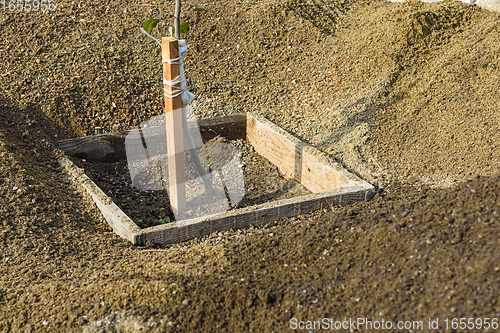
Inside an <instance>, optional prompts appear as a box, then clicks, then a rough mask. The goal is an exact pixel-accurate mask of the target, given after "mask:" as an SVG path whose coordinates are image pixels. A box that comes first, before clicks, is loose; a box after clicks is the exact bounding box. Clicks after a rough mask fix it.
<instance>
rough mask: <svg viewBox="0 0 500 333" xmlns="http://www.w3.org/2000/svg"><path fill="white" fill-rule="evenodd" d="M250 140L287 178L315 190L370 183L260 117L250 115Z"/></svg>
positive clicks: (248, 119)
mask: <svg viewBox="0 0 500 333" xmlns="http://www.w3.org/2000/svg"><path fill="white" fill-rule="evenodd" d="M247 140H248V141H249V142H250V143H251V144H252V146H253V147H254V149H255V151H256V152H257V153H258V154H260V155H261V156H263V157H264V158H266V159H268V160H269V161H270V162H271V163H273V164H274V165H276V166H277V167H278V169H279V170H280V172H281V174H283V176H284V177H286V178H288V179H294V180H296V181H298V182H300V183H302V185H304V186H305V187H306V188H307V189H308V190H309V191H311V192H312V193H319V192H324V191H330V190H333V189H338V188H342V187H353V186H369V187H370V186H371V185H369V184H368V183H366V182H365V181H363V180H362V179H361V178H359V177H357V176H355V175H352V174H350V173H348V172H347V171H346V170H345V169H343V168H342V166H340V165H339V164H338V163H336V162H334V161H332V160H330V159H329V158H328V157H327V156H326V155H325V154H323V153H322V152H320V151H318V150H317V149H314V148H313V147H310V146H308V145H307V144H305V143H303V142H302V141H300V140H299V139H297V138H295V137H293V136H292V135H290V134H289V133H287V132H285V131H284V130H282V129H281V128H279V127H278V126H276V125H274V124H273V123H271V122H270V121H268V120H267V119H265V118H263V117H261V116H257V115H251V114H248V115H247Z"/></svg>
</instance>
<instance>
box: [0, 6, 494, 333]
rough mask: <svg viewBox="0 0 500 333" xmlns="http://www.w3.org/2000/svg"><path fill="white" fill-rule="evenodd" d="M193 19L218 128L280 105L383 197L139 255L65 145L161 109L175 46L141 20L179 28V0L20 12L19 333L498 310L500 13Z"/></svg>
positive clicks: (326, 11)
mask: <svg viewBox="0 0 500 333" xmlns="http://www.w3.org/2000/svg"><path fill="white" fill-rule="evenodd" d="M144 4H150V5H152V6H144ZM195 6H198V7H204V8H206V9H207V11H206V12H204V13H200V12H194V11H192V10H190V9H192V8H194V7H195ZM184 8H185V11H184V12H183V17H184V18H185V20H186V21H188V22H189V23H190V24H191V31H190V32H189V33H188V34H186V35H185V36H184V37H185V38H186V40H187V43H188V46H189V53H188V55H187V57H186V75H187V78H188V87H189V90H190V91H192V92H194V93H195V94H196V95H197V98H196V100H195V102H193V104H192V105H193V107H194V108H195V110H196V114H197V116H198V117H211V116H217V115H224V114H234V113H241V112H255V113H259V114H262V115H264V116H265V117H267V118H268V119H270V120H271V121H273V122H275V123H276V124H278V125H279V126H281V127H283V128H284V129H286V130H287V131H289V132H291V133H292V134H294V135H296V136H298V137H300V138H301V139H302V140H304V141H307V142H308V143H310V144H311V145H313V146H315V147H317V148H319V149H321V150H322V151H324V152H326V153H328V154H330V155H331V156H333V157H334V158H336V159H337V160H339V161H340V162H341V163H343V164H344V165H345V166H346V168H348V169H349V170H351V171H352V172H354V173H356V174H358V175H360V176H361V177H363V178H365V179H366V180H368V181H370V182H371V183H373V184H374V185H376V186H377V187H378V188H379V189H380V193H378V194H377V195H376V196H375V198H374V199H372V200H371V201H370V202H366V203H359V204H355V205H352V206H349V207H331V208H328V209H325V210H324V211H317V212H314V213H311V214H307V215H301V216H298V217H296V218H293V219H283V220H280V221H275V222H273V223H270V224H268V225H266V226H265V227H263V228H258V229H250V230H244V231H234V232H233V233H220V234H214V235H211V236H210V237H206V238H203V239H197V240H193V241H191V242H188V243H184V244H178V245H176V246H172V247H168V248H160V247H152V248H141V247H134V246H131V245H130V244H128V243H127V242H125V241H123V240H121V239H119V238H118V237H116V236H115V235H114V234H113V232H112V230H111V229H110V228H109V227H108V226H107V224H106V222H105V221H104V219H103V218H102V216H101V215H100V213H99V212H98V210H97V209H96V208H95V206H94V205H93V203H91V202H90V201H89V199H88V197H87V196H86V194H85V193H82V192H81V190H80V189H78V188H75V187H74V186H73V185H72V184H71V183H70V182H68V181H67V180H65V179H66V178H65V175H64V173H63V172H62V170H61V168H60V167H59V166H58V163H57V158H58V157H59V156H61V154H62V152H60V151H58V150H56V149H55V148H54V142H55V141H56V140H59V139H63V138H69V137H78V136H83V135H91V134H96V133H104V132H109V131H114V130H122V129H128V128H133V127H135V126H137V125H139V124H141V123H142V122H144V121H146V120H148V119H150V118H152V117H154V116H157V115H159V114H161V113H162V112H163V97H162V95H161V89H162V86H161V65H160V57H159V54H160V53H159V52H160V51H159V49H158V47H157V46H156V44H155V43H154V42H152V41H151V40H149V39H147V38H146V37H145V36H144V35H143V34H141V33H140V32H139V29H138V28H139V27H140V25H141V23H142V22H143V21H144V20H145V19H148V18H153V17H157V16H159V15H160V14H164V15H165V16H166V18H167V22H171V21H172V12H173V3H172V2H171V1H167V2H159V3H156V4H154V3H153V2H151V3H147V2H146V1H143V2H136V1H127V2H124V1H109V2H107V3H106V4H103V3H102V2H99V1H92V0H91V1H80V2H79V1H73V2H71V1H58V2H57V7H56V10H55V11H53V12H49V13H46V14H42V13H41V12H31V13H25V12H23V13H13V12H10V11H9V10H8V6H7V8H6V9H5V10H3V11H2V10H1V7H0V27H1V29H0V59H1V61H0V216H1V217H0V221H1V225H0V237H1V241H0V262H1V264H0V332H2V333H3V332H47V331H50V332H82V331H84V332H135V331H143V332H165V331H167V332H179V331H183V332H191V331H222V332H248V331H258V332H272V331H274V332H285V331H290V325H292V323H293V322H295V319H297V320H298V321H300V320H303V321H307V320H310V321H312V320H321V319H322V318H331V319H332V320H334V321H338V320H349V318H352V319H355V318H368V319H371V320H382V319H384V320H390V321H393V322H394V323H395V322H396V321H408V320H409V321H413V320H415V321H422V322H423V323H424V324H425V325H428V321H429V318H433V319H436V318H437V319H439V329H438V330H435V331H447V330H446V327H445V319H447V318H448V320H449V323H451V320H452V319H453V318H483V319H484V318H497V319H498V317H500V305H499V303H498V298H499V288H500V277H499V270H500V267H499V264H498V263H499V262H500V261H499V259H500V258H499V257H500V255H499V252H498V250H497V249H498V246H499V237H498V233H499V229H498V227H499V223H500V217H499V214H500V200H499V195H500V194H499V193H500V178H499V177H498V176H499V165H500V161H499V160H500V155H499V152H500V150H499V146H498V145H499V142H500V140H499V139H500V131H499V124H500V119H499V118H500V112H499V110H500V100H499V99H498V98H497V97H498V96H499V93H500V85H499V84H498V82H499V77H500V61H499V58H500V43H498V41H499V40H500V15H499V14H498V13H493V12H489V11H486V10H483V9H480V8H479V7H477V6H475V5H472V6H470V5H467V4H465V3H462V2H459V1H443V2H438V3H419V2H414V1H410V2H404V3H390V2H386V1H382V0H380V1H362V0H360V1H352V0H340V1H317V0H303V1H299V0H289V1H272V0H267V1H250V0H238V1H237V0H224V1H211V2H197V1H186V2H185V4H184ZM157 28H158V29H157V30H156V32H154V33H156V36H157V37H159V36H162V35H166V34H167V33H166V32H167V26H166V25H162V24H159V26H158V27H157ZM294 318H295V319H294ZM476 328H479V327H478V326H476V327H474V329H476ZM450 329H451V324H450V325H449V327H448V331H450ZM395 331H398V330H395ZM401 331H403V332H407V331H408V330H401ZM471 331H472V329H471Z"/></svg>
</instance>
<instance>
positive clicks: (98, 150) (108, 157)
mask: <svg viewBox="0 0 500 333" xmlns="http://www.w3.org/2000/svg"><path fill="white" fill-rule="evenodd" d="M246 119H247V117H246V115H245V114H242V115H234V116H223V117H216V118H209V119H201V120H199V121H198V125H199V131H200V133H201V137H202V139H203V141H208V140H210V139H213V138H214V137H216V136H217V135H219V136H221V137H225V138H227V139H230V140H233V139H245V136H246ZM191 131H192V135H195V134H197V129H196V128H192V129H191ZM129 132H130V131H128V130H127V131H122V132H115V133H105V134H98V135H92V136H87V137H83V138H72V139H65V140H60V141H57V142H55V146H56V147H57V148H58V149H61V150H62V151H64V152H65V153H66V154H67V155H69V156H75V157H78V158H83V159H86V160H92V161H98V162H117V161H119V160H123V159H126V158H127V155H126V153H125V137H126V136H127V135H128V133H129ZM143 135H144V138H145V139H146V140H147V141H149V142H152V141H156V142H159V143H162V142H165V143H166V137H165V126H154V127H149V128H148V129H147V131H144V132H143Z"/></svg>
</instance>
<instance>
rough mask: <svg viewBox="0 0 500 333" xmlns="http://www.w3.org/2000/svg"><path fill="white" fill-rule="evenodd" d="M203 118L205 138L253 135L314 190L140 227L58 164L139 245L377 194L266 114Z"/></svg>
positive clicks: (73, 169) (78, 173)
mask: <svg viewBox="0 0 500 333" xmlns="http://www.w3.org/2000/svg"><path fill="white" fill-rule="evenodd" d="M198 123H199V129H200V132H201V134H202V137H203V138H204V140H207V139H210V138H211V137H214V136H216V135H220V136H222V137H227V138H228V139H246V140H248V141H249V143H250V144H251V145H252V146H253V147H254V149H255V150H256V152H257V153H258V154H259V155H261V156H263V157H264V158H266V159H268V160H269V161H270V162H271V163H273V164H274V165H276V166H277V167H278V169H279V171H280V173H281V174H282V175H283V176H284V177H285V178H287V179H294V180H296V181H298V182H300V183H301V184H302V185H304V186H305V187H306V188H307V189H309V190H310V191H311V192H312V194H310V195H305V196H300V197H295V198H291V199H285V200H277V201H272V202H268V203H265V204H261V205H256V206H252V207H246V208H242V209H235V210H230V211H226V212H223V213H220V214H216V215H212V216H204V217H200V218H194V219H191V220H187V221H182V223H180V224H177V223H176V222H172V223H169V224H162V225H157V226H153V227H149V228H145V229H141V228H139V226H137V225H136V224H135V223H134V222H133V221H132V219H130V218H129V217H128V216H127V215H126V214H125V213H124V212H123V211H122V210H121V209H120V208H119V207H118V206H117V205H116V204H115V203H114V202H113V201H112V200H111V199H110V198H109V197H108V196H107V195H106V194H105V193H104V192H103V191H102V190H101V189H100V188H99V187H98V186H97V185H96V184H95V183H94V182H93V181H92V180H91V179H90V178H89V177H88V176H87V175H86V174H85V173H84V172H83V170H81V169H80V168H78V167H77V166H76V165H74V163H73V162H71V160H69V159H68V158H66V157H62V158H60V159H59V163H60V164H61V166H62V167H63V168H64V169H65V170H66V171H67V172H68V174H69V175H70V176H71V178H72V179H73V180H74V181H75V182H76V183H77V184H78V185H79V186H83V188H85V190H86V191H87V192H88V193H89V194H90V195H91V197H92V199H93V200H94V202H95V203H96V205H97V207H98V208H99V210H100V211H101V212H102V214H103V216H104V218H105V219H106V221H107V222H108V223H109V225H110V226H111V227H112V228H113V230H114V231H115V233H116V234H117V235H119V236H120V237H122V238H124V239H127V240H129V241H130V242H132V243H133V244H136V245H142V244H144V243H145V242H146V241H153V242H155V243H161V244H173V243H178V242H182V241H186V240H189V239H192V238H197V237H201V236H204V235H208V234H210V233H213V232H219V231H224V230H229V229H239V228H246V227H250V226H259V225H263V224H265V223H267V222H269V221H274V220H278V219H280V218H283V217H290V216H295V215H298V214H300V213H305V212H309V211H312V210H317V209H320V208H322V207H328V206H330V205H346V204H350V203H353V202H357V201H365V200H370V199H371V198H372V197H373V196H374V195H375V189H374V187H373V186H372V185H371V184H369V183H368V182H366V181H364V180H363V179H361V178H359V177H357V176H356V175H354V174H351V173H349V172H348V171H347V170H345V169H344V168H343V167H342V166H341V165H340V164H339V163H337V162H335V161H333V160H332V159H330V158H329V157H328V156H327V155H325V154H323V153H322V152H320V151H319V150H317V149H315V148H313V147H311V146H309V145H307V144H305V143H304V142H302V141H300V140H299V139H297V138H295V137H293V136H292V135H290V134H289V133H287V132H285V131H284V130H282V129H281V128H279V127H278V126H276V125H275V124H273V123H271V122H270V121H268V120H267V119H265V118H264V117H261V116H258V115H253V114H246V115H236V116H226V117H218V118H210V119H203V120H201V121H199V122H198ZM108 136H109V135H108ZM120 140H121V139H120V138H118V141H119V142H118V144H116V141H117V139H116V137H114V141H115V142H114V144H115V148H114V149H115V150H117V151H120V152H123V151H124V145H125V143H124V142H121V141H120ZM123 141H124V140H123ZM121 145H123V146H121ZM116 147H118V148H116ZM107 149H109V147H108V148H107Z"/></svg>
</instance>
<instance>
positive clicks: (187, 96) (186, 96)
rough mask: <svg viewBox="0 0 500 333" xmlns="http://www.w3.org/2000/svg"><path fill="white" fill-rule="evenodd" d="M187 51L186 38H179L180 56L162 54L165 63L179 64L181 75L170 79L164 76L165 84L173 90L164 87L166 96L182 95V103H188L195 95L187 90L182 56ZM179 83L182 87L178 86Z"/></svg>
mask: <svg viewBox="0 0 500 333" xmlns="http://www.w3.org/2000/svg"><path fill="white" fill-rule="evenodd" d="M186 52H187V45H186V41H185V40H184V39H181V40H179V56H178V57H177V58H175V59H165V57H164V56H163V55H162V58H163V60H162V62H163V63H167V64H169V65H179V75H178V76H177V77H176V78H175V79H173V80H171V81H169V80H167V79H166V78H165V75H164V76H163V84H164V85H167V86H169V87H170V88H172V90H167V89H166V88H163V91H164V92H165V97H167V98H174V97H177V96H179V95H180V96H181V100H182V105H187V104H189V103H191V102H192V101H193V99H194V97H195V95H194V94H193V93H191V92H189V91H187V89H186V78H185V77H184V62H183V60H182V57H183V56H184V54H185V53H186ZM179 84H180V87H176V86H177V85H179Z"/></svg>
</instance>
